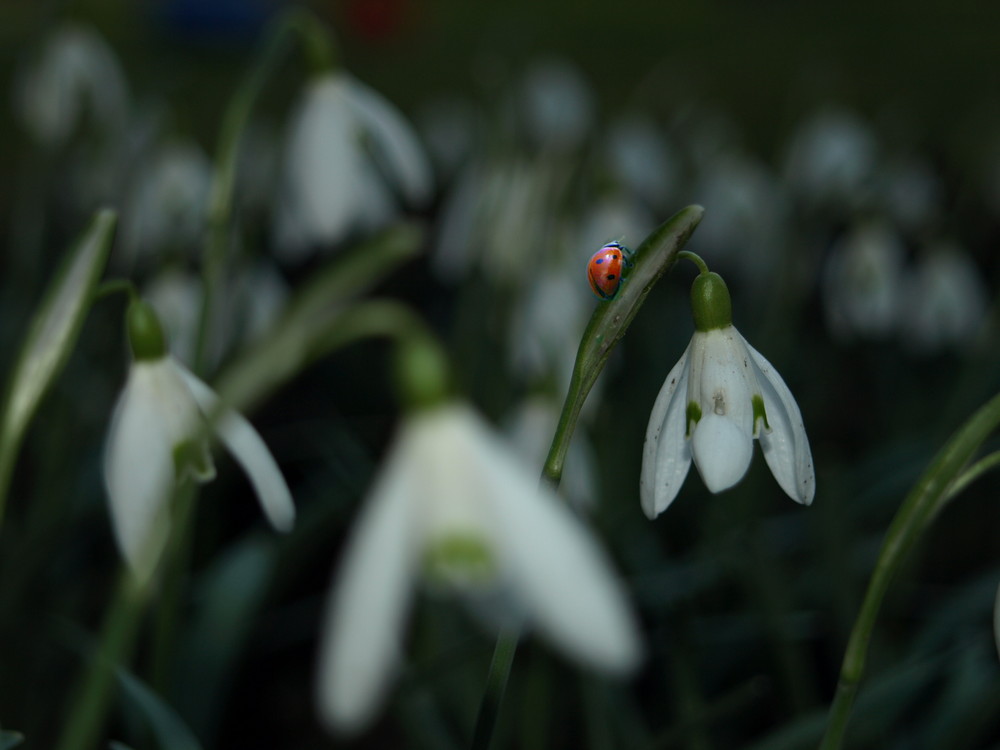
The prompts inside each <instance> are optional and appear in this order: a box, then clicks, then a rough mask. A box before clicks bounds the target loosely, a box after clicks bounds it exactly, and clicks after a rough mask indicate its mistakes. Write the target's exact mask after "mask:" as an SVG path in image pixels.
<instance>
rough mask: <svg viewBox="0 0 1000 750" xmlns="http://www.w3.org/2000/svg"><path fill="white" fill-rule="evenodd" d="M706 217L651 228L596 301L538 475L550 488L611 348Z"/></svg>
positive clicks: (684, 214) (690, 214)
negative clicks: (620, 277) (618, 283)
mask: <svg viewBox="0 0 1000 750" xmlns="http://www.w3.org/2000/svg"><path fill="white" fill-rule="evenodd" d="M704 213H705V209H703V208H702V207H701V206H688V207H686V208H682V209H681V210H680V211H678V212H677V213H676V214H674V215H673V216H672V217H670V219H668V220H667V221H666V222H665V223H664V224H662V225H661V226H660V227H658V228H657V229H655V230H654V231H653V233H652V234H650V235H649V236H648V237H647V238H646V239H645V240H644V241H643V243H642V244H641V245H639V247H638V249H637V250H636V251H635V253H634V254H633V255H632V262H633V264H634V266H633V268H632V271H631V273H630V274H629V276H628V280H627V283H626V284H623V285H622V287H621V290H620V291H619V292H618V296H617V297H615V299H613V300H611V301H609V302H602V303H600V304H599V305H598V307H597V309H596V310H594V314H593V315H592V316H591V318H590V322H589V323H588V324H587V328H586V329H585V330H584V332H583V338H582V339H581V341H580V348H579V350H578V351H577V354H576V364H575V365H574V366H573V375H572V376H571V378H570V383H569V392H568V393H567V394H566V400H565V402H564V403H563V409H562V413H561V414H560V415H559V424H558V426H557V427H556V433H555V435H554V436H553V438H552V447H551V448H550V449H549V455H548V456H547V457H546V459H545V467H544V469H543V470H542V475H543V476H544V477H545V478H546V479H548V480H549V481H550V482H552V483H553V484H555V485H558V484H559V480H560V478H561V477H562V471H563V463H564V462H565V460H566V451H567V450H569V443H570V440H571V438H572V437H573V430H574V429H576V421H577V419H578V418H579V416H580V410H581V409H582V408H583V403H584V401H586V399H587V395H588V394H589V393H590V389H591V388H593V386H594V382H595V381H596V380H597V376H598V375H600V374H601V370H603V369H604V364H605V363H606V362H607V360H608V356H609V355H610V354H611V350H612V349H614V348H615V344H617V343H618V342H619V341H620V340H621V338H622V337H623V336H624V335H625V331H627V330H628V327H629V324H631V322H632V319H633V318H634V317H635V315H636V313H637V312H639V308H640V307H642V303H643V302H645V300H646V295H648V294H649V292H650V290H651V289H652V288H653V285H654V284H655V283H656V282H657V281H658V280H659V279H660V277H661V276H662V275H663V274H664V273H666V271H668V270H669V269H670V268H671V267H672V266H673V265H674V263H676V261H677V258H678V254H679V252H680V250H681V248H682V247H684V244H685V243H686V242H687V241H688V238H690V237H691V234H692V233H693V232H694V230H695V229H696V228H697V226H698V223H699V222H700V221H701V217H702V215H703V214H704ZM695 257H697V256H695Z"/></svg>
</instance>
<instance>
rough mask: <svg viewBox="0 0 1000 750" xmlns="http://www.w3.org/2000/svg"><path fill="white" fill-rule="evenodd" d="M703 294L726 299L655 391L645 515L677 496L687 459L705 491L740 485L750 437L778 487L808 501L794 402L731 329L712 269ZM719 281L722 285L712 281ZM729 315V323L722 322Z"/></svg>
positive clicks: (812, 483)
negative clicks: (721, 312) (709, 287)
mask: <svg viewBox="0 0 1000 750" xmlns="http://www.w3.org/2000/svg"><path fill="white" fill-rule="evenodd" d="M706 276H711V277H714V278H713V279H709V282H710V283H711V284H712V286H713V290H712V291H713V294H711V295H708V296H706V297H704V299H706V300H710V303H711V304H713V305H716V304H718V300H719V299H720V298H721V297H722V296H723V295H724V296H725V308H726V312H725V313H724V316H723V317H715V318H713V322H712V323H711V325H709V326H704V325H701V324H700V322H699V316H698V310H697V305H698V302H697V300H695V293H694V292H692V298H693V302H694V306H695V327H696V330H695V333H694V335H693V336H692V337H691V343H690V344H688V347H687V349H685V350H684V354H682V355H681V358H680V361H679V362H678V363H677V364H676V365H674V367H673V369H672V370H671V371H670V373H669V374H668V375H667V379H666V380H665V381H664V383H663V387H662V388H661V389H660V393H659V395H658V396H657V397H656V402H655V403H654V404H653V411H652V413H651V414H650V416H649V426H648V427H647V428H646V442H645V445H644V446H643V453H642V473H641V478H640V482H639V494H640V500H641V502H642V509H643V511H644V512H645V514H646V516H648V517H649V518H650V519H653V518H656V517H657V516H658V515H659V514H660V513H662V512H663V511H664V510H666V509H667V506H669V505H670V503H671V502H673V500H674V498H675V497H676V496H677V493H678V491H679V490H680V488H681V485H682V484H683V482H684V478H685V477H686V476H687V473H688V469H690V467H691V461H692V459H693V460H694V464H695V466H697V467H698V473H700V474H701V478H702V480H703V481H704V482H705V486H706V487H707V488H708V489H709V491H710V492H721V491H722V490H725V489H728V488H730V487H732V486H733V485H735V484H736V483H737V482H739V481H740V480H741V479H742V478H743V475H744V474H746V471H747V469H748V468H749V467H750V459H751V458H752V457H753V441H754V439H756V440H758V441H759V442H760V447H761V450H762V451H763V453H764V458H765V460H766V461H767V465H768V467H770V469H771V473H772V474H774V478H775V479H776V480H777V481H778V484H779V485H780V486H781V489H783V490H784V491H785V493H786V494H787V495H788V496H789V497H791V498H792V499H793V500H795V501H796V502H798V503H803V504H805V505H809V504H810V503H811V502H812V500H813V496H814V494H815V492H816V477H815V473H814V471H813V463H812V453H811V451H810V450H809V440H808V438H807V437H806V430H805V425H804V424H803V423H802V414H801V413H800V412H799V407H798V404H796V403H795V398H794V397H793V396H792V394H791V391H789V390H788V386H786V385H785V382H784V381H783V380H782V379H781V376H780V375H778V373H777V372H776V371H775V369H774V368H773V367H772V366H771V364H770V363H769V362H768V361H767V360H766V359H764V357H763V356H761V354H760V353H759V352H758V351H757V350H756V349H754V348H753V347H752V346H750V345H749V344H748V343H747V341H746V339H744V338H743V336H742V335H740V332H739V331H737V330H736V328H734V327H733V325H732V322H731V314H730V313H729V310H730V309H731V308H730V303H729V294H728V291H726V289H725V284H724V283H723V282H722V279H721V278H720V277H718V276H717V275H716V274H703V275H702V276H699V278H698V279H696V281H695V287H696V288H697V287H698V284H699V281H701V280H703V279H705V277H706ZM719 285H721V286H719ZM726 318H728V320H726Z"/></svg>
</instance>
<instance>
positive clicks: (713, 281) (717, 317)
mask: <svg viewBox="0 0 1000 750" xmlns="http://www.w3.org/2000/svg"><path fill="white" fill-rule="evenodd" d="M691 312H692V313H693V315H694V327H695V330H697V331H702V332H704V331H714V330H716V329H719V328H726V327H727V326H731V325H732V324H733V302H732V299H730V297H729V289H728V288H727V287H726V282H725V281H723V280H722V277H721V276H719V274H717V273H715V272H713V271H710V272H708V273H702V274H698V276H697V278H695V280H694V283H693V284H692V285H691Z"/></svg>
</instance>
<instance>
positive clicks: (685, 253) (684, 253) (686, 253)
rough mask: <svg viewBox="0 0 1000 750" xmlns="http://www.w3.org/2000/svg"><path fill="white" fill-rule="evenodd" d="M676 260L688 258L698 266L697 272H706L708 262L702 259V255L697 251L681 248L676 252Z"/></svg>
mask: <svg viewBox="0 0 1000 750" xmlns="http://www.w3.org/2000/svg"><path fill="white" fill-rule="evenodd" d="M677 260H689V261H691V262H692V263H694V264H695V265H696V266H698V272H699V273H708V272H709V271H708V264H707V263H706V262H705V261H704V260H702V257H701V256H700V255H698V254H697V253H692V252H691V251H690V250H681V251H680V252H679V253H677Z"/></svg>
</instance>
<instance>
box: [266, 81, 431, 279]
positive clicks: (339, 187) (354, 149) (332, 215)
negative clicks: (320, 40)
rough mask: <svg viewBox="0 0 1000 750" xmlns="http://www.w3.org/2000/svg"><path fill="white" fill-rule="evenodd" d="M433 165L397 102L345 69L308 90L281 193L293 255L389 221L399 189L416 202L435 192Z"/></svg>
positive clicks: (283, 230) (280, 230)
mask: <svg viewBox="0 0 1000 750" xmlns="http://www.w3.org/2000/svg"><path fill="white" fill-rule="evenodd" d="M431 188H432V183H431V171H430V165H429V163H428V161H427V157H426V155H425V154H424V151H423V148H422V146H421V145H420V143H419V142H418V141H417V137H416V135H415V134H414V132H413V131H412V129H411V128H410V126H409V124H408V123H407V122H406V120H405V119H404V118H403V116H402V114H400V113H399V112H398V111H397V110H396V109H395V107H393V106H392V105H391V104H390V103H389V102H388V101H386V100H385V99H383V98H382V97H381V96H380V95H379V94H378V93H376V92H375V91H374V90H372V89H370V88H368V87H367V86H365V85H364V84H362V83H361V82H360V81H357V80H355V79H354V78H352V77H351V76H349V75H346V74H343V73H332V74H327V75H324V76H321V77H319V78H317V79H315V80H314V81H312V83H311V84H310V85H309V86H308V87H307V88H306V90H305V92H304V94H303V96H302V98H301V100H300V102H299V105H298V107H297V109H296V111H295V113H294V114H293V116H292V122H291V125H290V126H289V136H288V141H287V145H286V148H285V158H284V169H283V177H282V180H281V184H280V187H279V191H278V197H277V198H278V206H277V209H276V212H277V214H276V222H277V227H276V232H277V240H278V245H279V248H280V249H281V251H282V253H283V254H284V255H285V257H286V258H287V259H290V260H295V259H299V258H301V257H303V255H304V254H305V253H306V252H308V251H309V250H310V249H311V248H312V247H314V246H316V245H330V244H332V243H335V242H337V241H338V240H339V239H342V238H343V237H344V236H345V235H346V234H347V233H348V232H350V231H352V230H355V229H359V228H374V227H377V226H380V225H382V224H384V223H386V222H387V221H388V220H389V219H391V217H392V215H393V214H394V213H395V211H396V200H395V198H394V196H393V193H395V192H398V193H399V194H400V195H401V196H402V198H403V199H404V200H405V201H406V202H408V203H410V204H419V203H422V202H423V201H425V200H427V199H428V198H429V197H430V193H431Z"/></svg>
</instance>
